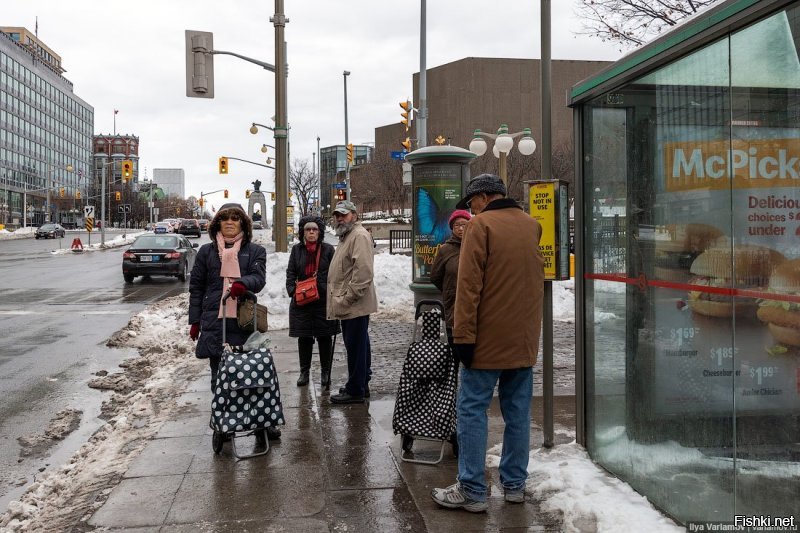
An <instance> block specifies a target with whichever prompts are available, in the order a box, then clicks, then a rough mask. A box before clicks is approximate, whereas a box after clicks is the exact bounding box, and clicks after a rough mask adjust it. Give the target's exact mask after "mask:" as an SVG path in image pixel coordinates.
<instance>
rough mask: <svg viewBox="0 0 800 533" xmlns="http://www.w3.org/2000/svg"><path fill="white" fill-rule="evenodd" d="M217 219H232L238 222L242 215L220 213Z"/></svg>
mask: <svg viewBox="0 0 800 533" xmlns="http://www.w3.org/2000/svg"><path fill="white" fill-rule="evenodd" d="M219 219H220V220H233V221H234V222H239V221H240V220H241V219H242V217H240V216H239V213H220V215H219Z"/></svg>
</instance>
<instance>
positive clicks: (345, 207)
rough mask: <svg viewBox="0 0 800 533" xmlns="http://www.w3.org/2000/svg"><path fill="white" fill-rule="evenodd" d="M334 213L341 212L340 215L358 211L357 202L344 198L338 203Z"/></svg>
mask: <svg viewBox="0 0 800 533" xmlns="http://www.w3.org/2000/svg"><path fill="white" fill-rule="evenodd" d="M333 212H334V213H339V214H340V215H346V214H347V213H351V212H352V213H355V212H356V204H354V203H353V202H351V201H350V200H342V201H341V202H339V203H337V204H336V208H335V209H334V210H333Z"/></svg>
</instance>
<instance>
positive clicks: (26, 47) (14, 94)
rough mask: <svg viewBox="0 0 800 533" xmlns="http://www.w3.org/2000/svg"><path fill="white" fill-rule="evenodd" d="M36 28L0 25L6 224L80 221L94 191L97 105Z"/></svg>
mask: <svg viewBox="0 0 800 533" xmlns="http://www.w3.org/2000/svg"><path fill="white" fill-rule="evenodd" d="M64 72H65V69H64V68H63V66H62V64H61V57H60V56H59V55H58V54H56V53H55V52H54V51H53V50H52V49H50V48H49V47H48V46H47V45H46V44H44V43H43V42H42V41H40V40H39V39H38V38H37V37H36V35H34V34H33V33H31V32H30V31H28V30H26V29H25V28H19V27H0V223H2V224H4V225H8V226H10V227H19V226H23V225H28V224H30V225H40V224H42V223H44V222H45V221H49V220H52V221H55V222H60V223H62V224H64V225H66V226H71V225H75V224H77V223H78V222H79V221H80V220H81V218H82V213H83V209H82V206H83V205H84V204H85V203H86V202H87V201H90V202H91V199H90V198H88V189H89V178H90V171H91V168H92V166H91V165H92V157H91V149H92V130H93V129H94V109H93V108H92V106H90V105H89V104H87V103H86V102H85V101H83V100H82V99H81V98H79V97H78V96H77V95H76V94H75V93H74V92H73V84H72V82H70V81H69V80H68V79H66V78H65V77H64V76H63V74H64Z"/></svg>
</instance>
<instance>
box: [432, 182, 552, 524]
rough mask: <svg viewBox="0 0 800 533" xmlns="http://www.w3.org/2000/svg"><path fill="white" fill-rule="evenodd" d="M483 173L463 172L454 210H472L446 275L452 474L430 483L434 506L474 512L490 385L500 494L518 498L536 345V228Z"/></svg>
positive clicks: (479, 499) (539, 281)
mask: <svg viewBox="0 0 800 533" xmlns="http://www.w3.org/2000/svg"><path fill="white" fill-rule="evenodd" d="M505 196H506V186H505V184H504V183H503V181H502V180H501V179H500V178H499V177H497V176H495V175H492V174H481V175H480V176H477V177H475V178H473V179H472V180H470V182H469V184H468V185H467V193H466V196H465V197H464V198H463V199H462V200H461V201H460V202H459V203H458V204H457V206H456V207H457V208H458V209H463V208H464V207H469V208H470V209H471V210H472V212H473V213H475V216H474V217H472V220H471V221H470V223H469V224H468V225H467V228H466V231H465V232H464V237H463V239H462V244H461V255H460V259H459V263H458V280H457V282H456V305H455V314H454V315H455V316H454V328H453V343H454V344H453V351H454V353H455V355H456V356H457V357H458V359H459V360H460V361H461V363H462V364H463V365H464V368H462V369H461V379H460V389H459V392H458V423H457V426H456V427H457V428H458V429H457V431H458V447H459V454H458V476H457V480H458V482H457V483H455V484H454V485H451V486H450V487H447V488H443V489H433V491H432V492H431V496H432V497H433V500H434V501H435V502H436V503H438V504H439V505H441V506H442V507H448V508H452V509H464V510H466V511H471V512H483V511H485V510H486V508H487V503H486V498H487V495H488V490H487V486H486V479H485V476H484V470H485V464H486V439H487V432H488V421H487V417H486V410H487V409H488V408H489V404H490V403H491V401H492V395H493V393H494V388H495V385H497V386H498V395H499V400H500V411H501V412H502V414H503V421H504V422H505V426H506V427H505V431H504V432H503V452H502V455H501V457H500V468H499V470H500V482H501V483H502V485H503V491H504V498H505V501H507V502H511V503H522V502H524V501H525V481H526V479H527V476H528V470H527V469H528V454H529V451H530V449H529V440H530V426H531V412H530V408H531V396H532V392H533V365H534V364H536V354H537V351H538V349H539V334H540V332H541V324H542V299H543V295H544V260H543V258H542V254H541V253H540V252H539V239H540V238H541V235H542V227H541V226H540V225H539V223H538V222H537V221H536V220H534V219H533V218H531V217H530V216H528V215H526V214H525V213H524V212H523V211H522V209H520V207H519V206H518V205H517V203H516V202H515V201H514V200H512V199H509V198H506V197H505Z"/></svg>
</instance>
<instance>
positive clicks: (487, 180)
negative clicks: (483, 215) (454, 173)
mask: <svg viewBox="0 0 800 533" xmlns="http://www.w3.org/2000/svg"><path fill="white" fill-rule="evenodd" d="M480 193H486V194H502V195H503V196H505V195H506V194H508V193H507V192H506V184H505V183H503V180H501V179H500V177H499V176H495V175H494V174H481V175H480V176H475V177H474V178H472V179H471V180H469V183H468V184H467V193H466V194H465V195H464V197H463V198H462V199H461V200H459V202H458V203H457V204H456V209H467V202H469V201H470V199H471V198H472V197H473V196H475V195H476V194H480Z"/></svg>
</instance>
